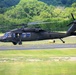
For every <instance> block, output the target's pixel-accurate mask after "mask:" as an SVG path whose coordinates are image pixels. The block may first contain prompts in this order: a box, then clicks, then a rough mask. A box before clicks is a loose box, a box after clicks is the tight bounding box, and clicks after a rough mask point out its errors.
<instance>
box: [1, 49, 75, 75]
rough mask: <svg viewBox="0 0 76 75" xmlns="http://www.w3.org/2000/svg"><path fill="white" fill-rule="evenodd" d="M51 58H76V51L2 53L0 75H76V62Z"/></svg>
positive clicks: (54, 50)
mask: <svg viewBox="0 0 76 75" xmlns="http://www.w3.org/2000/svg"><path fill="white" fill-rule="evenodd" d="M51 57H76V49H48V50H46V49H45V50H18V51H17V50H8V51H0V75H76V60H75V61H70V60H66V61H65V60H63V59H62V60H59V61H54V60H53V58H52V59H51Z"/></svg>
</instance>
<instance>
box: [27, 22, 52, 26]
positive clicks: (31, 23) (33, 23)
mask: <svg viewBox="0 0 76 75" xmlns="http://www.w3.org/2000/svg"><path fill="white" fill-rule="evenodd" d="M37 24H51V22H30V23H28V24H27V25H37Z"/></svg>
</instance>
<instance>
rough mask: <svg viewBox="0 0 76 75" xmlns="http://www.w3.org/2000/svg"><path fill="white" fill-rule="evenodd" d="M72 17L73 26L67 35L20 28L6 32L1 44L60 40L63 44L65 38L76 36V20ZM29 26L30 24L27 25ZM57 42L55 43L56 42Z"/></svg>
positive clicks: (1, 38) (0, 38)
mask: <svg viewBox="0 0 76 75" xmlns="http://www.w3.org/2000/svg"><path fill="white" fill-rule="evenodd" d="M71 15H72V18H73V20H74V21H73V22H71V23H70V24H68V26H69V25H72V26H71V27H70V28H69V29H68V31H67V32H66V33H58V32H49V31H46V30H43V29H41V28H24V27H23V28H18V29H14V30H11V31H9V32H6V33H5V34H4V35H3V36H1V37H0V41H1V42H12V43H13V44H14V45H16V44H19V45H21V44H22V42H23V41H36V40H46V39H60V40H61V41H62V42H63V43H65V41H63V40H62V38H64V37H68V36H73V35H76V20H75V18H74V16H73V14H71ZM27 25H28V24H27ZM54 42H55V41H54Z"/></svg>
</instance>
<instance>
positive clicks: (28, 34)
mask: <svg viewBox="0 0 76 75" xmlns="http://www.w3.org/2000/svg"><path fill="white" fill-rule="evenodd" d="M30 36H31V33H22V37H23V38H25V37H30Z"/></svg>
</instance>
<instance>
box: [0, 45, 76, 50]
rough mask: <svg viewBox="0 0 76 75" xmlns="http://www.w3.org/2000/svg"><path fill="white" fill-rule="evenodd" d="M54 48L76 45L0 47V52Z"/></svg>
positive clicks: (73, 46)
mask: <svg viewBox="0 0 76 75" xmlns="http://www.w3.org/2000/svg"><path fill="white" fill-rule="evenodd" d="M56 48H76V44H42V45H41V44H40V45H29V46H23V45H21V46H19V45H16V46H14V45H13V46H0V50H35V49H38V50H39V49H56Z"/></svg>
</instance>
